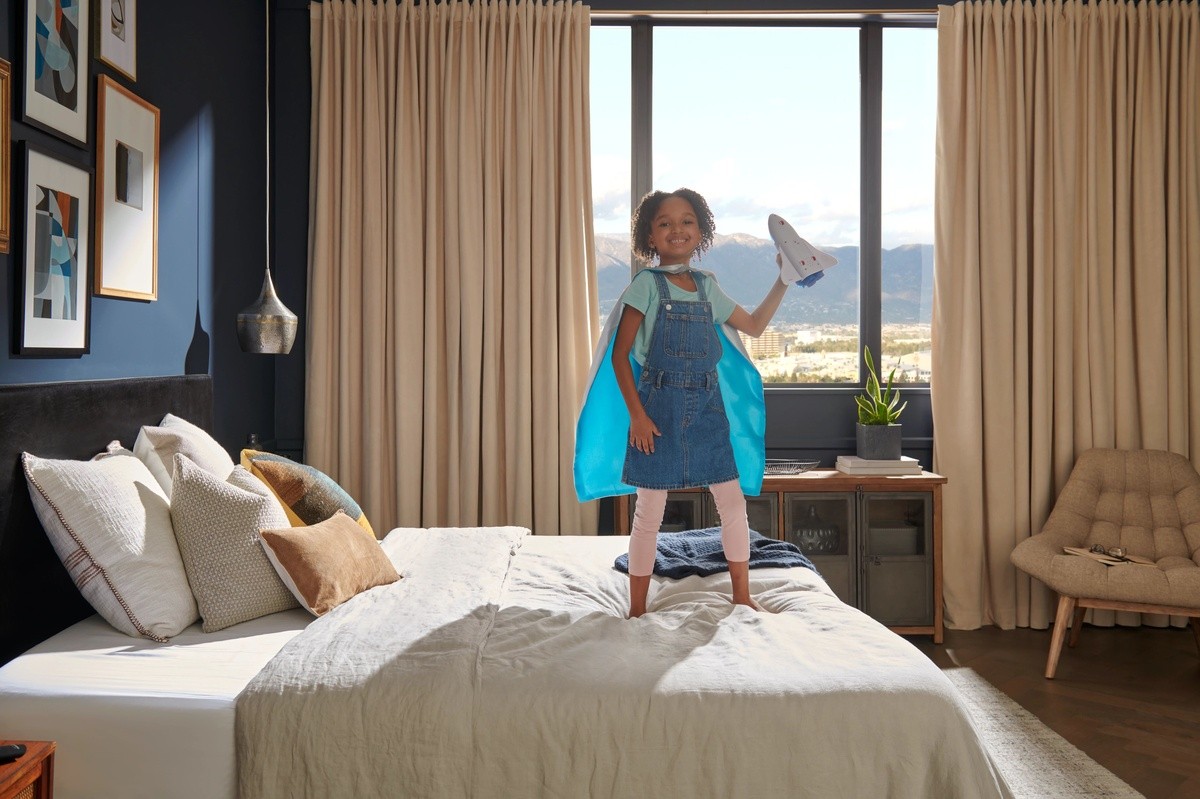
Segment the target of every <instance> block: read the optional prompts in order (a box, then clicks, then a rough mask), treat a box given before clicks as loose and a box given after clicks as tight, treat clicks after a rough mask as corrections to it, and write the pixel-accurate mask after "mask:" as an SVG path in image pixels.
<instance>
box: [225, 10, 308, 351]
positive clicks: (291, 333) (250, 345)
mask: <svg viewBox="0 0 1200 799" xmlns="http://www.w3.org/2000/svg"><path fill="white" fill-rule="evenodd" d="M266 7H267V11H266V29H267V44H266V51H267V69H266V85H267V102H266V107H267V268H266V270H265V274H264V275H263V284H262V292H261V293H260V294H259V295H258V299H257V300H255V301H254V302H252V303H250V305H248V306H246V307H245V308H243V309H242V312H241V313H239V314H238V317H237V336H238V344H240V345H241V347H242V352H253V353H260V354H263V355H287V354H288V353H289V352H291V351H292V344H293V343H294V342H295V341H296V327H297V323H298V320H297V318H296V315H295V314H294V313H292V312H291V311H289V310H288V307H287V306H286V305H284V304H283V302H282V301H281V300H280V299H279V295H277V294H276V293H275V284H274V283H273V282H272V281H271V0H266Z"/></svg>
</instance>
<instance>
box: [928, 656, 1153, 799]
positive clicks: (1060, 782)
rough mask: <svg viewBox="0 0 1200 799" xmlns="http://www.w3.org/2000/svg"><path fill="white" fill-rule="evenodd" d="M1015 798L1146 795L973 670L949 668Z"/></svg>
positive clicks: (1091, 798)
mask: <svg viewBox="0 0 1200 799" xmlns="http://www.w3.org/2000/svg"><path fill="white" fill-rule="evenodd" d="M945 674H946V676H947V677H949V678H950V682H952V683H954V687H955V688H957V689H958V691H959V693H960V694H962V696H963V699H964V700H965V704H966V706H967V709H968V710H969V711H970V713H971V717H972V718H973V719H974V721H975V727H976V729H978V730H979V733H980V735H981V736H982V737H983V740H984V743H985V744H987V747H988V749H989V750H990V751H991V753H992V757H993V758H995V760H996V763H997V764H998V765H999V767H1000V772H1001V773H1002V774H1003V775H1004V779H1005V780H1006V781H1007V782H1008V787H1009V788H1011V789H1012V793H1013V796H1014V797H1016V799H1045V798H1046V797H1054V799H1099V797H1112V798H1113V799H1145V797H1143V796H1142V794H1140V793H1138V792H1137V791H1135V790H1134V789H1133V788H1130V787H1129V786H1128V785H1126V784H1125V782H1123V781H1122V780H1121V779H1119V778H1118V777H1117V776H1116V775H1115V774H1113V773H1112V772H1111V771H1109V770H1107V769H1106V768H1104V767H1103V766H1101V765H1100V764H1099V763H1097V762H1096V761H1095V760H1092V759H1091V758H1090V757H1088V756H1087V755H1085V754H1084V753H1083V752H1082V751H1080V750H1079V749H1077V748H1075V747H1074V746H1072V745H1071V744H1070V743H1069V742H1068V741H1067V740H1066V739H1065V738H1063V737H1062V736H1061V735H1059V734H1058V733H1056V732H1055V731H1054V730H1052V729H1050V728H1049V727H1047V726H1046V725H1045V724H1043V723H1042V722H1040V721H1039V720H1038V718H1037V716H1035V715H1033V714H1032V713H1030V712H1029V711H1028V710H1026V709H1025V708H1023V707H1021V706H1020V705H1018V704H1017V703H1016V702H1014V701H1013V700H1011V699H1009V698H1008V697H1007V696H1006V695H1005V694H1004V692H1003V691H1001V690H999V689H998V688H996V687H995V686H993V685H992V684H991V683H989V682H988V681H987V680H985V679H983V678H982V677H980V676H979V675H978V674H976V673H975V672H974V671H972V670H971V669H966V668H958V669H946V670H945Z"/></svg>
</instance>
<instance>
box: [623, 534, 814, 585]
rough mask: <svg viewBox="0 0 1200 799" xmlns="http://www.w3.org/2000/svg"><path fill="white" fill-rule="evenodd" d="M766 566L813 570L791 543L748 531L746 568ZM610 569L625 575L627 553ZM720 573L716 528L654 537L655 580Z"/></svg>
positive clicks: (722, 556) (725, 565)
mask: <svg viewBox="0 0 1200 799" xmlns="http://www.w3.org/2000/svg"><path fill="white" fill-rule="evenodd" d="M767 566H780V567H789V566H803V567H804V568H806V569H812V570H813V571H816V570H817V567H816V566H813V564H812V561H811V560H809V559H808V558H806V557H805V556H804V553H803V552H801V551H800V548H799V547H798V546H796V545H795V544H789V543H788V542H787V541H777V540H776V539H774V538H767V537H766V536H765V535H762V534H761V533H757V532H755V531H754V530H751V531H750V568H751V569H761V568H766V567H767ZM613 567H614V568H616V570H617V571H621V572H625V573H626V574H628V573H629V554H628V553H626V554H624V555H621V556H620V557H618V558H617V559H616V561H615V562H614V563H613ZM723 571H729V563H728V561H726V560H725V550H724V549H723V548H722V547H721V528H720V527H705V528H704V529H703V530H684V531H683V532H679V533H659V534H658V552H657V556H656V557H655V559H654V573H655V574H657V575H658V576H659V577H671V578H674V579H679V578H681V577H687V576H688V575H691V574H698V575H700V576H701V577H705V576H707V575H710V574H716V573H717V572H723Z"/></svg>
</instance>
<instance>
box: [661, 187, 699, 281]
mask: <svg viewBox="0 0 1200 799" xmlns="http://www.w3.org/2000/svg"><path fill="white" fill-rule="evenodd" d="M700 241H701V232H700V224H699V222H698V220H697V218H696V210H695V209H694V208H692V204H691V203H690V202H688V201H687V200H685V199H683V198H682V197H667V198H666V199H664V200H663V201H662V204H661V205H659V206H658V213H656V214H655V215H654V219H652V220H651V222H650V235H649V243H650V249H651V250H653V251H654V252H656V253H658V261H659V263H660V264H662V265H663V266H669V265H671V264H686V263H687V262H688V261H689V260H690V259H691V257H692V253H694V252H695V251H696V248H697V247H699V246H700Z"/></svg>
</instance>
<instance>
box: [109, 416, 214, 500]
mask: <svg viewBox="0 0 1200 799" xmlns="http://www.w3.org/2000/svg"><path fill="white" fill-rule="evenodd" d="M179 453H182V454H184V455H186V456H187V457H188V458H189V459H190V460H191V461H192V462H193V463H195V464H196V465H198V466H201V467H202V468H204V469H207V470H208V471H209V472H211V473H212V474H214V475H216V476H217V477H219V478H221V479H222V480H224V479H225V478H226V477H228V476H229V473H230V472H232V471H233V458H231V457H229V453H228V452H226V451H225V448H224V447H222V446H221V445H220V444H218V443H217V440H216V439H215V438H213V437H212V436H210V435H209V434H208V433H207V432H206V431H205V430H204V429H203V428H200V427H197V426H196V425H194V424H192V423H191V422H189V421H187V420H185V419H180V418H179V417H178V416H175V415H173V414H170V413H168V414H167V415H166V416H164V417H163V419H162V422H161V423H160V424H159V425H158V426H155V427H152V426H150V425H146V426H145V427H143V428H142V430H141V432H139V433H138V437H137V441H135V442H133V454H134V455H136V456H138V457H139V458H141V459H142V461H143V462H144V463H145V464H146V468H148V469H149V470H150V473H151V474H152V475H154V476H155V478H157V479H158V483H159V485H161V486H162V487H163V491H165V492H166V494H167V498H168V499H169V498H170V497H171V491H172V490H173V487H172V485H173V484H172V476H173V473H174V470H175V455H176V454H179Z"/></svg>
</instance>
